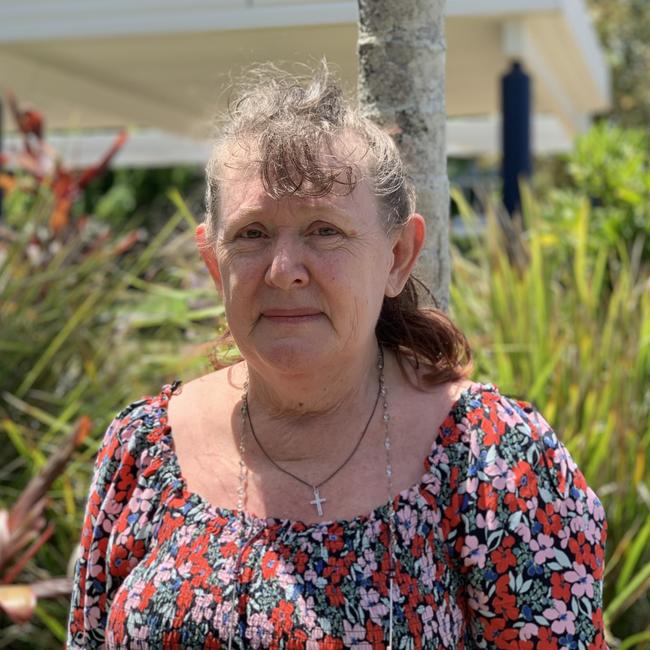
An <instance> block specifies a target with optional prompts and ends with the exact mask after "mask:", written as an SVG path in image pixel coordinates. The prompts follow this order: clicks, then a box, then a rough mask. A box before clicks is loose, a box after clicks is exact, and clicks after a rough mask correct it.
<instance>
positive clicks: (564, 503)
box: [553, 497, 576, 517]
mask: <svg viewBox="0 0 650 650" xmlns="http://www.w3.org/2000/svg"><path fill="white" fill-rule="evenodd" d="M575 509H576V504H575V501H574V500H573V499H571V498H569V497H567V498H566V499H556V500H555V501H553V510H554V511H555V512H557V513H558V514H560V515H562V516H563V517H566V516H567V515H569V514H573V513H574V512H575Z"/></svg>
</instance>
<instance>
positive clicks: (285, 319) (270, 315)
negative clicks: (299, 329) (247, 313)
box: [262, 309, 322, 325]
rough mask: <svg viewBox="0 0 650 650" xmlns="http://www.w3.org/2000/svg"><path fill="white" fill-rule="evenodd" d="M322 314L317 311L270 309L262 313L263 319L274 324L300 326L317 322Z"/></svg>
mask: <svg viewBox="0 0 650 650" xmlns="http://www.w3.org/2000/svg"><path fill="white" fill-rule="evenodd" d="M321 315H322V313H321V312H320V311H317V310H315V309H268V310H265V311H263V312H262V318H266V319H267V320H269V321H271V322H272V323H287V324H294V325H298V324H300V323H307V322H309V321H313V320H317V319H318V318H320V317H321Z"/></svg>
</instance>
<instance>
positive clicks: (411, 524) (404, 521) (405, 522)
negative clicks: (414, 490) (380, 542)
mask: <svg viewBox="0 0 650 650" xmlns="http://www.w3.org/2000/svg"><path fill="white" fill-rule="evenodd" d="M417 523H418V518H417V514H416V513H415V511H414V510H412V509H411V506H404V507H403V508H401V509H400V510H398V511H397V528H398V530H399V533H400V535H401V536H402V538H403V539H404V540H406V541H409V542H410V541H412V540H413V537H414V536H415V529H416V526H417Z"/></svg>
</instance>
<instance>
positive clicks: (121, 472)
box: [68, 384, 607, 650]
mask: <svg viewBox="0 0 650 650" xmlns="http://www.w3.org/2000/svg"><path fill="white" fill-rule="evenodd" d="M173 390H174V386H171V385H167V386H164V387H163V389H162V391H161V392H160V394H158V395H156V396H153V397H148V398H145V399H142V400H139V401H137V402H134V403H133V404H131V405H129V406H128V407H127V408H125V409H124V410H123V411H122V412H121V413H120V414H119V415H118V416H117V417H116V418H115V419H114V420H113V422H112V423H111V425H110V426H109V428H108V430H107V432H106V435H105V437H104V441H103V443H102V446H101V449H100V451H99V454H98V456H97V460H96V466H95V474H94V478H93V480H92V484H91V487H90V495H89V498H88V505H87V509H86V515H85V521H84V524H83V531H82V537H81V556H80V559H79V560H78V562H77V565H76V572H75V578H74V588H73V595H72V603H71V611H70V618H69V629H68V648H70V649H77V648H84V649H89V648H91V649H94V648H225V647H227V641H226V639H227V638H228V630H229V625H228V623H229V621H231V620H233V619H230V618H229V614H230V608H231V607H232V606H233V603H234V604H235V606H236V607H237V609H238V612H239V616H238V618H237V620H238V623H237V627H236V630H235V634H234V639H233V647H235V648H278V649H279V648H289V649H295V650H298V649H303V648H305V649H310V650H312V649H313V650H316V649H328V650H333V649H343V648H363V649H379V648H386V645H387V635H388V625H389V603H390V600H389V594H388V577H387V575H388V567H389V555H388V539H389V534H388V530H389V529H388V516H389V513H390V510H391V508H390V505H389V504H388V503H387V504H385V505H383V506H380V507H378V508H377V509H376V510H374V511H373V512H371V513H369V514H366V515H362V516H358V517H355V518H353V519H350V520H346V521H330V522H323V523H316V524H309V525H305V524H304V523H301V522H299V521H290V520H283V519H272V518H269V519H261V518H258V517H255V516H253V515H250V514H245V515H244V517H243V524H244V527H245V530H244V531H243V534H242V532H241V530H240V527H239V526H240V521H241V519H240V517H239V516H238V514H237V513H236V512H234V511H231V510H228V509H226V508H220V507H218V506H217V505H213V504H211V503H208V502H207V501H206V500H205V499H203V498H202V497H201V496H200V495H198V494H195V493H192V492H190V491H189V490H188V488H187V485H186V482H185V480H184V477H183V476H182V474H181V471H180V467H179V463H178V459H177V457H176V454H175V451H174V441H173V432H172V431H171V429H170V427H169V425H168V423H167V406H168V403H169V400H170V399H173ZM431 437H432V444H431V452H430V454H429V455H428V456H427V458H425V459H422V460H423V474H422V478H421V480H420V481H419V483H417V484H416V485H414V486H412V487H411V488H410V489H407V490H405V491H403V492H401V493H400V494H399V495H397V496H396V497H395V499H394V508H395V512H396V517H397V519H396V550H395V579H394V593H393V629H394V633H393V641H394V642H393V648H394V649H395V650H396V649H398V648H404V649H406V648H408V649H417V648H425V649H434V648H449V649H451V648H453V649H458V648H518V649H523V650H528V649H533V648H539V649H540V650H552V649H555V648H576V649H579V650H588V649H602V648H607V646H606V644H605V641H604V638H603V637H604V631H603V618H602V577H603V568H604V544H605V534H606V523H605V513H604V511H603V507H602V505H601V503H600V501H599V500H598V498H597V497H596V495H595V494H594V492H593V491H592V490H591V489H590V488H589V487H588V486H587V484H586V482H585V479H584V477H583V475H582V473H581V472H580V471H579V469H578V468H577V467H576V465H575V463H574V461H573V460H572V458H571V456H570V454H569V453H568V451H567V450H566V448H565V447H564V446H563V444H562V443H561V442H560V441H559V440H558V438H557V436H556V435H555V433H554V432H553V430H552V429H551V427H550V426H549V424H548V423H547V422H546V421H545V420H544V418H543V417H542V416H541V415H540V413H539V412H538V411H537V410H536V409H535V408H534V407H533V406H531V405H530V404H528V403H526V402H521V401H517V400H514V399H511V398H508V397H504V396H502V395H501V394H500V393H499V391H498V389H497V388H496V387H495V386H493V385H491V384H473V385H471V386H470V387H469V388H468V389H466V390H465V391H464V392H463V393H462V394H461V395H460V397H459V398H458V399H457V401H456V402H455V404H454V405H453V407H452V409H451V411H450V412H449V414H448V416H447V417H446V419H445V420H444V422H443V423H442V424H441V426H440V427H439V428H438V430H437V431H432V436H431ZM242 539H243V540H244V543H243V544H242V543H241V540H242ZM238 563H239V566H238V567H237V565H238ZM236 567H237V568H236ZM235 576H237V581H238V584H237V585H235V584H234V581H235ZM233 589H237V591H236V602H235V598H233Z"/></svg>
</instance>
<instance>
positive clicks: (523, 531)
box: [517, 524, 532, 544]
mask: <svg viewBox="0 0 650 650" xmlns="http://www.w3.org/2000/svg"><path fill="white" fill-rule="evenodd" d="M517 535H519V537H521V539H522V541H523V542H524V543H525V544H530V539H531V537H532V535H531V532H530V527H529V526H527V525H526V524H520V525H519V527H518V528H517Z"/></svg>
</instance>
